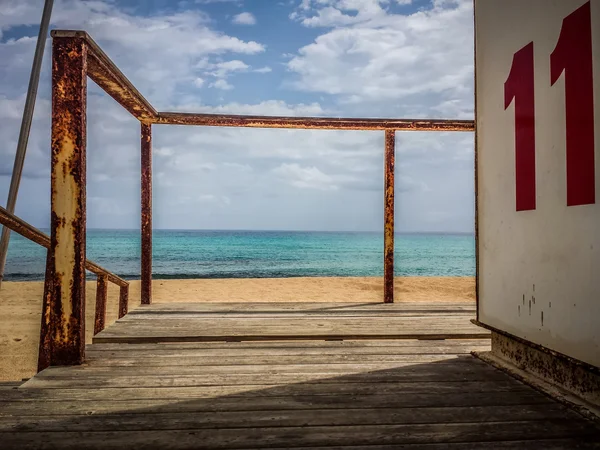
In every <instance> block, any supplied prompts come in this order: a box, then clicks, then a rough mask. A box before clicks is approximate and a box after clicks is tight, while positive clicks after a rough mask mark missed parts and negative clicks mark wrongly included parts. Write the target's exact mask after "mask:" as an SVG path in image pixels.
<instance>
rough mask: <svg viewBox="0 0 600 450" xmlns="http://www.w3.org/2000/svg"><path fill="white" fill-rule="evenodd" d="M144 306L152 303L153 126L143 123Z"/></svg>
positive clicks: (142, 296)
mask: <svg viewBox="0 0 600 450" xmlns="http://www.w3.org/2000/svg"><path fill="white" fill-rule="evenodd" d="M141 125H142V136H141V137H142V139H141V144H142V145H141V150H142V151H141V153H142V214H141V216H142V269H141V272H142V281H141V283H142V286H141V300H142V305H149V304H150V303H152V125H150V124H147V123H142V124H141Z"/></svg>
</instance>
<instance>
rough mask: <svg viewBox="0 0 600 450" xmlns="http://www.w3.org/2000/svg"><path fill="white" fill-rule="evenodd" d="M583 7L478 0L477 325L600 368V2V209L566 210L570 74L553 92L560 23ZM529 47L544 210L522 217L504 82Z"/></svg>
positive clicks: (598, 64)
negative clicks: (514, 60) (517, 205)
mask: <svg viewBox="0 0 600 450" xmlns="http://www.w3.org/2000/svg"><path fill="white" fill-rule="evenodd" d="M584 3H586V1H585V0H475V14H476V97H477V101H476V108H477V109H476V111H477V158H478V162H477V171H478V177H479V178H478V202H477V203H478V220H479V241H478V250H479V283H480V285H479V320H480V321H481V322H482V323H484V324H487V325H490V326H493V327H496V328H498V329H501V330H504V331H506V332H508V333H511V334H513V335H516V336H519V337H521V338H524V339H527V340H529V341H532V342H535V343H537V344H541V345H543V346H545V347H548V348H550V349H553V350H556V351H558V352H561V353H564V354H566V355H569V356H571V357H573V358H577V359H579V360H582V361H584V362H587V363H590V364H593V365H595V366H598V367H600V150H599V148H600V0H591V16H592V45H593V70H594V85H593V88H594V102H595V108H594V120H595V168H596V175H595V176H596V179H595V184H596V203H595V204H589V205H580V206H569V207H567V202H566V156H565V155H566V149H565V142H566V138H565V87H564V73H563V75H562V77H561V79H560V80H558V82H556V83H555V85H554V86H550V54H551V53H552V51H553V50H554V47H555V45H556V42H557V40H558V37H559V33H560V30H561V25H562V19H563V18H564V17H565V16H567V15H569V14H570V13H571V12H573V11H574V10H575V9H577V8H578V7H580V6H582V5H583V4H584ZM530 41H534V58H535V59H534V60H535V108H536V122H535V131H536V141H537V142H536V178H537V180H536V181H537V182H536V201H537V205H536V209H535V210H532V211H520V212H517V211H516V208H515V137H514V136H515V134H514V102H513V104H512V105H511V106H510V107H509V108H508V109H506V110H505V109H504V82H505V81H506V78H507V76H508V74H509V71H510V68H511V64H512V58H513V54H514V53H515V52H516V51H518V50H519V49H521V48H522V47H523V46H525V45H526V44H528V43H529V42H530ZM533 299H535V301H533ZM530 300H531V301H532V302H531V310H530V308H529V302H530ZM542 314H543V323H542Z"/></svg>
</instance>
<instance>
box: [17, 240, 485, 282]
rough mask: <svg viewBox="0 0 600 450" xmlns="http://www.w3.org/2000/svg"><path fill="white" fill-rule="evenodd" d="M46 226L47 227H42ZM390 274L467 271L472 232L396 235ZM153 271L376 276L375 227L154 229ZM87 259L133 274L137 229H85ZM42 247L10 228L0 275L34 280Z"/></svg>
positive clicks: (471, 269)
mask: <svg viewBox="0 0 600 450" xmlns="http://www.w3.org/2000/svg"><path fill="white" fill-rule="evenodd" d="M45 231H46V232H47V230H45ZM395 240H396V242H395V244H396V245H395V249H396V258H395V273H396V275H404V276H474V275H475V238H474V235H473V234H396V238H395ZM153 241H154V242H153V247H154V249H153V274H154V277H155V278H256V277H315V276H323V277H329V276H349V277H352V276H382V275H383V234H382V233H369V232H364V233H352V232H312V231H310V232H308V231H306V232H305V231H206V230H202V231H198V230H155V231H154V234H153ZM87 256H88V259H91V260H93V261H94V262H96V263H98V264H100V265H101V266H103V267H105V268H106V269H108V270H110V271H111V272H114V273H116V274H117V275H119V276H122V277H124V278H128V279H135V278H139V274H140V237H139V231H137V230H88V232H87ZM44 265H45V250H44V249H42V248H41V247H39V246H37V245H36V244H33V243H32V242H30V241H27V240H26V239H24V238H22V237H20V236H18V235H16V234H15V233H12V235H11V240H10V247H9V252H8V261H7V266H6V280H13V281H19V280H41V279H43V276H44Z"/></svg>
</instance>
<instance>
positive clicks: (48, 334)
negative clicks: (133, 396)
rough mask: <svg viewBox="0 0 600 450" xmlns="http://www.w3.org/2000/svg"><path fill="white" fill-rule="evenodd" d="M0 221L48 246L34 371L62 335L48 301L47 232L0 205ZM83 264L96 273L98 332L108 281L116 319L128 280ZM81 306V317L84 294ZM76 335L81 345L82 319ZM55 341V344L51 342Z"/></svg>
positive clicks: (125, 304) (50, 287)
mask: <svg viewBox="0 0 600 450" xmlns="http://www.w3.org/2000/svg"><path fill="white" fill-rule="evenodd" d="M0 225H3V226H5V227H6V228H8V229H10V230H12V231H14V232H16V233H18V234H20V235H21V236H23V237H24V238H26V239H29V240H30V241H32V242H34V243H36V244H38V245H41V246H42V247H44V248H46V249H48V252H47V258H46V279H45V282H44V297H43V298H44V301H43V311H42V326H41V331H40V346H39V356H38V372H39V371H41V370H44V369H45V368H46V367H48V366H49V365H50V362H51V360H52V353H53V349H54V348H55V345H58V346H60V342H61V341H62V340H63V339H64V336H63V335H62V333H61V330H60V329H57V328H56V327H55V324H54V323H52V320H51V318H52V315H53V310H54V306H53V305H52V303H51V300H52V298H53V295H52V291H53V285H54V279H53V278H52V274H51V271H50V267H51V265H50V264H49V262H50V261H49V260H50V242H51V240H50V236H48V235H46V234H44V233H43V232H41V231H40V230H38V229H37V228H35V227H34V226H32V225H30V224H29V223H27V222H25V221H24V220H23V219H20V218H19V217H17V216H15V215H14V214H11V213H10V212H8V210H7V209H5V208H3V207H1V206H0ZM85 268H86V269H87V270H89V271H90V272H92V273H93V274H95V275H96V277H97V281H96V310H95V313H94V335H96V334H98V333H100V332H101V331H102V330H103V329H104V326H105V322H106V300H107V296H108V289H107V288H108V282H109V281H110V282H111V283H114V284H116V285H117V286H119V314H118V315H119V319H120V318H121V317H123V316H124V315H125V314H127V309H128V306H129V283H128V282H127V281H125V280H123V279H122V278H119V277H118V276H116V275H115V274H113V273H111V272H109V271H108V270H106V269H104V268H102V267H100V266H99V265H98V264H96V263H94V262H92V261H90V260H87V259H86V260H85ZM79 306H80V308H81V310H82V311H81V317H82V318H84V317H85V296H84V297H83V299H82V302H81V303H80V304H79ZM75 337H76V339H79V340H80V341H81V343H82V345H85V320H81V321H80V327H79V329H78V330H77V331H76V336H75ZM55 343H56V344H55Z"/></svg>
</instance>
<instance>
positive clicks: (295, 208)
mask: <svg viewBox="0 0 600 450" xmlns="http://www.w3.org/2000/svg"><path fill="white" fill-rule="evenodd" d="M42 6H43V2H42V1H41V0H0V60H2V61H3V64H2V65H0V201H1V202H5V199H6V196H7V193H8V186H9V182H10V172H11V169H12V164H13V159H14V152H15V149H16V142H17V138H18V130H19V125H20V116H21V114H22V108H23V104H24V100H25V92H26V89H27V80H28V77H29V71H30V68H31V60H32V57H33V51H34V47H35V39H36V37H37V28H38V24H39V20H40V16H41V10H42ZM472 22H473V12H472V2H471V1H470V0H413V1H411V0H274V1H267V0H182V1H167V0H90V1H83V0H56V1H55V8H54V12H53V19H52V23H51V28H70V29H84V30H86V31H88V33H90V35H91V36H92V37H93V38H94V39H95V40H96V41H97V42H98V43H99V44H100V46H101V47H102V48H103V49H104V50H105V52H106V53H107V54H108V55H109V56H110V57H111V58H112V59H113V61H115V62H116V64H117V65H118V66H119V67H120V68H121V70H122V71H123V72H124V73H125V75H126V76H127V77H128V78H129V79H130V80H131V81H132V82H133V83H134V84H135V85H136V87H138V89H139V90H140V91H141V92H142V93H143V94H144V96H145V97H146V98H147V99H148V100H149V101H150V102H151V103H152V104H153V105H154V106H155V107H156V108H157V109H159V110H185V111H198V112H213V113H224V112H226V113H234V114H235V113H237V114H264V115H314V116H355V117H394V118H416V117H436V118H460V119H465V118H467V119H470V118H473V24H472ZM89 86H90V87H89V103H88V187H87V197H88V227H96V228H106V227H115V228H136V227H138V226H139V225H138V224H139V124H138V123H137V121H136V120H135V119H133V118H132V117H131V116H129V115H128V114H127V113H126V112H124V111H123V110H122V109H121V108H120V107H119V106H118V105H116V104H115V103H114V101H112V99H110V98H109V97H107V96H106V95H105V94H104V93H102V92H101V91H100V90H99V89H98V88H97V87H96V86H94V85H93V83H91V82H90V83H89ZM49 142H50V40H48V42H47V47H46V54H45V58H44V66H43V71H42V78H41V81H40V90H39V94H38V103H37V106H36V114H35V118H34V123H33V127H32V134H31V138H30V143H29V147H28V154H27V160H26V166H25V173H24V178H23V181H22V184H21V191H20V195H19V201H18V207H17V212H18V214H19V215H20V216H22V217H23V218H24V219H26V220H28V221H30V222H32V223H33V224H34V225H36V226H40V227H45V226H47V225H48V223H49V154H50V152H49ZM396 151H397V168H396V177H397V183H396V184H397V186H396V195H397V211H396V220H397V227H398V229H399V230H400V231H472V230H473V216H474V211H473V210H474V206H473V198H474V195H473V135H472V134H471V133H465V134H451V133H441V134H440V133H413V132H410V133H406V132H405V133H398V135H397V150H396ZM153 157H154V225H155V227H156V228H197V229H203V228H208V229H215V228H218V229H291V230H294V229H300V230H380V229H381V226H382V214H383V200H382V197H383V174H382V167H383V133H382V132H354V131H353V132H335V131H320V130H312V131H311V130H256V129H246V130H240V129H228V128H218V129H214V128H189V127H177V126H170V127H168V126H155V127H154V153H153Z"/></svg>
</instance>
